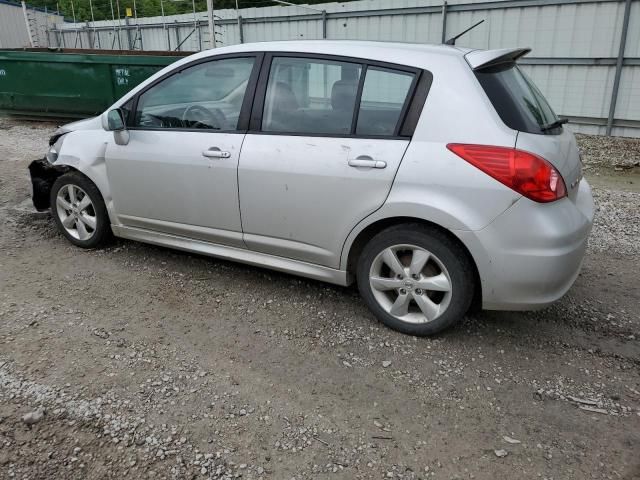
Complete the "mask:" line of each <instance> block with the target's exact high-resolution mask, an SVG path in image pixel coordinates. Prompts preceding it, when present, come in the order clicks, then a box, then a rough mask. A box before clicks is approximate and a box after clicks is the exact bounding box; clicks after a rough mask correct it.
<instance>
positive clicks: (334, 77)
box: [262, 57, 362, 135]
mask: <svg viewBox="0 0 640 480" xmlns="http://www.w3.org/2000/svg"><path fill="white" fill-rule="evenodd" d="M361 71H362V65H359V64H356V63H347V62H335V61H329V60H320V59H307V58H293V57H276V58H274V59H273V63H272V65H271V70H270V72H269V83H268V86H267V94H266V98H265V105H264V113H263V119H262V130H263V131H265V132H288V133H298V134H303V133H312V134H328V135H330V134H340V135H348V134H349V133H350V132H351V124H352V120H353V114H354V109H355V105H356V98H357V95H358V83H359V81H360V74H361Z"/></svg>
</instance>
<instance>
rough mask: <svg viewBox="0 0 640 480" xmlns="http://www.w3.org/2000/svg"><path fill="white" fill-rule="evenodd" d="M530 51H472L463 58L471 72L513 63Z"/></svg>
mask: <svg viewBox="0 0 640 480" xmlns="http://www.w3.org/2000/svg"><path fill="white" fill-rule="evenodd" d="M530 51H531V49H530V48H500V49H498V50H473V51H471V52H469V53H467V54H466V55H465V56H464V58H465V60H466V61H467V63H468V64H469V66H470V67H471V68H472V69H473V70H480V69H483V68H487V67H493V66H495V65H500V64H501V63H510V62H515V61H516V60H517V59H518V58H520V57H522V56H524V55H526V54H527V53H529V52H530Z"/></svg>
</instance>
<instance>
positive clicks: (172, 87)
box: [135, 57, 255, 131]
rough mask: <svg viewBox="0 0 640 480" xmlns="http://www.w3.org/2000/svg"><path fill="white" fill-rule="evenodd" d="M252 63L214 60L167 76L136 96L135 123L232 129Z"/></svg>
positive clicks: (235, 122) (239, 60) (148, 126)
mask: <svg viewBox="0 0 640 480" xmlns="http://www.w3.org/2000/svg"><path fill="white" fill-rule="evenodd" d="M254 62H255V59H254V58H253V57H243V58H230V59H222V60H215V61H211V62H206V63H201V64H199V65H195V66H193V67H189V68H186V69H184V70H182V71H181V72H178V73H176V74H175V75H172V76H170V77H169V78H167V79H165V80H163V81H162V82H160V83H158V84H157V85H154V86H153V87H151V88H150V89H149V90H147V91H146V92H144V93H143V94H142V95H140V98H139V99H138V106H137V109H136V115H135V126H136V127H141V128H145V127H147V128H172V129H175V128H180V129H182V128H184V129H194V128H197V129H206V130H227V131H228V130H235V129H236V128H237V124H238V118H239V117H240V110H241V108H242V102H243V100H244V96H245V93H246V90H247V84H248V83H249V77H250V76H251V71H252V69H253V64H254Z"/></svg>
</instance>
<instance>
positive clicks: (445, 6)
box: [442, 2, 447, 43]
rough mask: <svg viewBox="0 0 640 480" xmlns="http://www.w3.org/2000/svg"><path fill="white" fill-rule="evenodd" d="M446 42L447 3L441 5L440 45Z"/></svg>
mask: <svg viewBox="0 0 640 480" xmlns="http://www.w3.org/2000/svg"><path fill="white" fill-rule="evenodd" d="M446 41H447V2H444V3H443V4H442V43H444V42H446Z"/></svg>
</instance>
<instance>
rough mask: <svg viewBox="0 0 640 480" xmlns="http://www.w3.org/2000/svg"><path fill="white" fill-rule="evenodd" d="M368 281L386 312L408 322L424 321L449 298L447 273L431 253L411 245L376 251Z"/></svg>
mask: <svg viewBox="0 0 640 480" xmlns="http://www.w3.org/2000/svg"><path fill="white" fill-rule="evenodd" d="M369 285H370V286H371V291H372V293H373V296H374V298H375V299H376V301H377V302H378V304H379V305H380V306H381V307H382V308H383V309H384V311H385V312H387V313H388V314H389V315H392V316H393V317H395V318H397V319H398V320H401V321H403V322H408V323H427V322H431V321H433V320H435V319H436V318H438V317H439V316H440V315H442V314H443V313H444V312H445V311H446V310H447V308H448V306H449V303H450V301H451V293H452V286H451V277H450V276H449V272H447V269H446V267H445V266H444V264H443V263H442V261H441V260H440V259H439V258H438V257H437V256H436V255H434V254H433V253H431V252H429V251H427V250H425V249H424V248H422V247H418V246H415V245H395V246H391V247H388V248H385V249H384V250H383V251H382V252H380V253H379V254H378V255H377V256H376V257H375V259H374V260H373V263H372V264H371V269H370V272H369Z"/></svg>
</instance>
